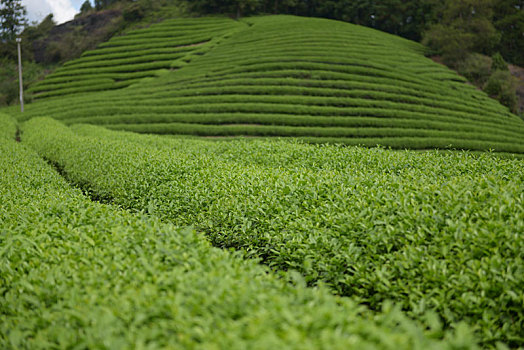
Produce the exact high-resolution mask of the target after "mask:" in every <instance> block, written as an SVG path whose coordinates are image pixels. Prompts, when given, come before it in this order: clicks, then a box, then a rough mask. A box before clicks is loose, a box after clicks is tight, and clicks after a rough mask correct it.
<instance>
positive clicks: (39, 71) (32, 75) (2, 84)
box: [0, 58, 46, 106]
mask: <svg viewBox="0 0 524 350" xmlns="http://www.w3.org/2000/svg"><path fill="white" fill-rule="evenodd" d="M22 67H23V70H22V73H23V82H24V89H27V88H28V87H29V86H30V85H32V84H34V83H35V82H36V81H39V80H40V79H42V78H43V76H44V75H45V73H46V69H45V68H44V67H42V66H41V65H38V64H35V63H34V62H23V63H22ZM18 84H19V83H18V64H17V63H16V61H12V60H9V59H2V58H0V106H8V105H13V104H18V103H19V101H20V97H19V85H18ZM24 99H25V101H26V102H30V101H31V100H32V94H24Z"/></svg>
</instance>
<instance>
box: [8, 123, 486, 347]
mask: <svg viewBox="0 0 524 350" xmlns="http://www.w3.org/2000/svg"><path fill="white" fill-rule="evenodd" d="M50 126H51V127H56V126H58V125H57V122H54V121H53V122H51V121H50V120H35V121H34V122H31V123H29V124H27V125H25V126H24V127H23V128H24V142H23V143H22V144H20V143H17V142H15V135H16V132H17V126H16V125H15V122H14V120H13V119H11V118H8V117H6V116H5V115H0V130H1V134H0V203H1V207H0V208H1V210H0V292H1V294H0V347H1V348H2V349H50V348H52V349H55V348H77V349H123V348H136V349H157V348H163V349H165V348H176V349H248V348H249V349H350V348H359V349H392V350H393V349H398V348H402V349H477V348H478V347H477V345H476V344H477V341H478V340H477V339H475V338H474V337H473V335H472V332H473V329H472V328H471V327H468V326H467V325H466V324H465V323H457V324H454V325H453V327H454V329H448V327H444V325H443V324H442V322H441V321H439V318H438V317H437V316H436V315H435V314H432V313H428V314H427V315H426V316H425V317H426V318H424V320H423V321H418V320H411V319H409V318H408V317H407V316H406V315H405V314H404V313H403V312H402V311H401V310H400V306H398V305H397V306H395V305H394V304H393V303H384V304H383V305H382V307H381V309H380V310H379V311H373V310H371V309H370V308H367V307H366V306H364V305H362V304H359V302H358V301H357V300H353V299H350V298H340V297H336V296H334V295H332V294H331V293H330V291H329V290H328V289H327V288H326V287H322V286H320V287H318V288H315V289H313V288H309V287H307V285H306V282H305V280H304V278H303V277H302V276H301V275H300V274H299V273H298V272H297V271H290V272H289V273H287V274H282V275H281V276H280V277H279V276H278V275H276V274H274V273H272V272H271V271H270V270H269V269H268V268H266V267H263V266H262V265H260V264H258V263H257V261H254V260H249V259H245V257H243V255H242V254H240V253H234V252H232V251H228V250H222V249H218V248H214V247H212V246H211V245H210V244H209V242H208V240H207V238H206V237H205V236H204V235H203V232H202V231H200V232H195V230H194V229H191V228H177V227H175V226H173V224H171V223H169V222H168V221H163V222H162V221H161V220H159V218H158V217H156V216H155V215H146V211H142V212H141V213H132V212H129V211H125V210H122V209H119V208H118V207H116V206H115V205H110V204H101V203H98V202H94V201H92V200H91V199H90V198H88V197H86V196H85V195H84V194H83V193H82V191H80V190H79V189H78V188H76V187H75V186H73V187H72V186H71V184H70V183H68V182H66V181H65V180H64V177H62V176H61V175H60V174H59V173H58V172H57V171H56V170H55V169H54V168H53V167H52V166H51V165H49V163H47V162H46V161H44V159H43V158H41V157H40V156H39V155H38V154H37V153H36V152H35V151H34V150H33V149H31V148H30V147H29V146H32V145H34V141H35V140H34V137H38V136H37V134H39V133H40V132H43V133H44V134H47V132H48V131H49V129H48V127H50ZM35 127H36V128H40V127H41V128H42V129H41V130H40V132H36V133H35V130H34V128H35ZM59 129H61V130H55V131H64V132H65V133H66V135H64V136H66V137H68V138H69V137H72V138H73V139H76V138H84V137H87V136H80V134H78V135H77V134H73V132H72V131H70V130H68V129H67V128H66V127H65V126H63V127H59ZM53 133H54V132H53ZM122 136H124V135H122ZM124 137H125V136H124ZM118 138H120V136H119V137H118ZM73 139H72V140H73ZM64 140H65V139H62V138H58V139H56V140H54V141H51V143H49V141H50V140H49V139H46V140H42V142H41V143H39V146H38V147H37V149H38V152H40V154H43V153H44V150H47V152H51V153H54V152H58V153H57V155H58V154H59V153H60V151H59V150H60V149H61V148H62V146H63V141H64ZM86 140H89V142H87V143H86V144H85V145H86V146H88V147H91V146H93V143H92V142H95V143H96V142H98V141H96V140H95V139H94V138H93V139H91V138H86ZM100 142H101V143H100V146H101V147H105V145H106V142H107V140H105V141H103V140H100ZM126 142H130V143H129V144H128V146H132V147H131V149H129V151H130V153H129V156H130V157H132V156H133V155H136V153H135V152H134V151H135V150H138V149H134V146H133V145H134V141H133V140H132V138H131V139H130V140H129V141H126ZM71 145H72V144H71ZM151 146H152V147H151V148H150V150H151V151H154V150H156V149H157V146H154V145H153V144H152V145H151ZM268 146H270V147H271V146H272V144H268ZM158 147H160V144H159V146H158ZM79 150H80V148H77V149H74V150H73V149H72V150H71V151H72V152H71V153H70V155H71V156H73V157H74V155H75V152H77V151H79ZM158 150H160V148H158ZM51 153H49V156H50V157H49V158H48V159H51V158H53V159H55V161H56V163H55V164H56V166H57V167H59V168H60V167H63V169H64V170H63V171H66V170H65V168H69V167H70V164H68V163H65V162H62V161H61V160H60V159H59V158H56V157H51ZM120 153H121V150H117V152H116V153H114V155H115V156H119V155H120ZM212 153H213V152H211V153H210V156H211V155H212ZM107 155H108V156H109V157H111V155H110V154H107ZM91 156H92V157H99V156H100V155H99V154H95V153H93V154H91ZM253 156H256V154H253ZM70 160H71V158H70ZM92 160H94V158H92ZM100 160H101V161H102V163H100V165H101V164H104V162H105V160H103V158H101V159H100ZM129 160H131V158H129ZM246 160H247V159H246ZM55 161H53V162H55ZM78 161H80V162H81V160H80V159H78ZM137 165H138V163H137ZM79 166H80V163H77V164H76V167H77V169H80V168H79ZM85 166H86V168H85V169H86V174H88V173H90V174H91V175H93V176H94V173H95V172H97V171H98V170H99V169H97V168H94V167H92V164H90V163H86V164H85ZM87 169H90V170H87ZM134 169H135V170H137V169H138V168H134ZM69 170H70V169H68V170H67V171H69ZM181 170H182V169H181ZM111 171H112V172H113V175H114V178H113V179H112V180H110V182H111V181H113V182H114V181H119V180H120V178H119V177H118V171H117V169H116V168H115V169H112V170H111ZM70 175H71V177H70V176H69V175H67V178H68V179H70V180H72V178H73V176H75V177H76V175H75V173H74V172H71V173H70ZM143 175H144V176H147V174H146V173H144V174H143ZM93 179H94V178H93ZM107 179H108V178H106V179H105V180H107ZM99 180H100V181H102V182H103V181H105V180H104V179H102V178H101V177H99ZM80 183H82V184H83V185H86V186H87V183H88V182H87V181H82V180H80V179H79V182H78V184H80ZM93 184H94V183H93ZM107 185H109V183H107ZM114 185H116V183H114ZM114 190H115V189H114V188H112V187H111V186H108V187H107V188H106V192H105V195H104V196H105V197H107V196H108V195H109V194H110V193H109V191H114ZM93 191H94V187H93ZM113 193H116V192H111V194H113ZM137 194H138V192H137ZM100 195H102V193H100ZM115 199H116V197H115ZM136 199H138V197H137V198H136ZM144 200H146V197H145V196H144V197H143V199H142V200H141V201H144ZM116 201H119V200H118V199H116ZM116 201H115V202H116ZM195 214H197V213H195ZM195 223H197V221H196V220H195Z"/></svg>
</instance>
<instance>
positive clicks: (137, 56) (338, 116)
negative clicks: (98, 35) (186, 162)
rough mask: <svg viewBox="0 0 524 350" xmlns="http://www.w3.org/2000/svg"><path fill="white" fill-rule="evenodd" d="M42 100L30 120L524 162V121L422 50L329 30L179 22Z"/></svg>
mask: <svg viewBox="0 0 524 350" xmlns="http://www.w3.org/2000/svg"><path fill="white" fill-rule="evenodd" d="M202 43H204V44H202ZM195 44H201V45H196V46H191V45H195ZM188 45H189V46H188ZM159 68H162V69H163V70H161V71H158V69H159ZM145 76H147V77H154V78H152V79H147V80H145V81H143V80H142V81H138V80H136V79H138V78H140V77H145ZM132 83H136V84H132ZM130 84H131V85H130ZM127 85H129V86H128V87H127V88H125V89H118V90H114V91H104V92H97V93H89V94H87V93H85V91H88V90H102V89H116V88H119V87H123V86H127ZM34 91H35V92H37V93H38V95H37V97H38V98H39V99H40V101H39V102H37V103H34V104H32V105H30V106H28V108H27V113H26V114H25V115H24V116H23V118H22V119H29V118H31V117H35V116H51V117H53V118H56V119H59V120H62V121H63V122H64V123H66V124H75V123H92V124H101V125H105V126H106V127H108V128H112V129H121V130H129V131H136V132H142V133H159V134H190V135H199V136H238V135H243V136H281V137H300V138H303V139H305V140H307V141H310V142H340V143H345V144H362V145H368V146H374V145H377V144H381V145H384V146H390V147H393V148H413V149H427V148H435V147H437V148H448V147H451V148H458V149H471V150H487V149H494V150H496V151H498V152H510V153H524V122H523V121H522V120H521V119H519V118H518V117H517V116H515V115H513V114H511V113H509V112H508V111H507V110H506V109H505V107H503V106H501V105H500V104H498V103H497V102H496V101H494V100H492V99H489V98H488V97H487V96H486V95H485V94H484V93H483V92H481V91H478V90H476V89H475V88H474V87H473V86H470V85H468V84H466V83H465V81H464V79H463V78H461V77H460V76H458V75H457V74H455V73H454V72H452V71H450V70H448V69H447V68H445V67H443V66H441V65H438V64H436V63H433V62H431V60H429V59H427V58H425V57H424V56H423V48H422V47H421V46H420V45H418V44H416V43H414V42H410V41H407V40H404V39H401V38H398V37H395V36H391V35H387V34H384V33H381V32H378V31H374V30H371V29H369V28H364V27H359V26H355V25H351V24H347V23H343V22H337V21H330V20H323V19H310V18H299V17H292V16H270V17H258V18H248V19H246V20H243V21H242V22H235V21H232V20H226V19H219V18H213V19H191V20H173V21H169V22H165V23H161V24H157V25H154V26H151V27H150V28H148V29H144V30H141V31H135V32H132V33H129V34H128V35H127V36H122V37H119V38H115V39H113V40H111V41H110V42H108V43H107V44H105V45H103V47H101V48H99V49H97V50H95V51H92V52H89V53H86V54H85V55H84V56H83V57H82V58H80V59H79V60H76V61H72V62H71V63H69V64H68V65H67V66H65V67H64V68H63V69H61V70H59V71H57V72H56V73H55V74H54V75H53V76H51V77H50V78H49V79H47V80H45V81H44V82H43V83H41V84H39V85H38V86H36V87H35V88H34ZM72 93H75V94H74V95H72ZM51 97H55V98H51ZM58 97H60V98H58Z"/></svg>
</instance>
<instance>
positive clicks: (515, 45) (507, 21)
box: [494, 0, 524, 66]
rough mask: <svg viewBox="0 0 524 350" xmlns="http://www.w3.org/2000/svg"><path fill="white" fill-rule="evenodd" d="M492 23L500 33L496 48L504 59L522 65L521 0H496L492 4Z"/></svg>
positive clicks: (523, 16) (523, 21)
mask: <svg viewBox="0 0 524 350" xmlns="http://www.w3.org/2000/svg"><path fill="white" fill-rule="evenodd" d="M494 25H495V28H497V30H498V31H499V32H500V33H501V38H500V43H499V45H498V50H499V51H500V53H501V54H502V56H503V57H504V58H506V60H508V61H509V62H512V63H513V64H517V65H519V66H524V55H523V54H522V53H523V52H524V40H522V33H524V4H523V3H522V0H498V1H496V2H495V4H494Z"/></svg>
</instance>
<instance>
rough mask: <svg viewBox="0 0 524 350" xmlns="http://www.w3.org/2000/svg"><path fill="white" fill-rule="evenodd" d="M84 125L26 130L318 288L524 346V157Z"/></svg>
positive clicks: (132, 202)
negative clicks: (218, 138) (173, 135)
mask: <svg viewBox="0 0 524 350" xmlns="http://www.w3.org/2000/svg"><path fill="white" fill-rule="evenodd" d="M83 128H84V135H86V136H78V135H75V134H74V133H73V132H71V131H69V130H68V129H67V128H66V127H64V126H60V124H59V123H58V122H56V121H52V120H49V119H43V120H42V119H40V120H37V119H33V120H31V121H30V122H28V123H27V124H26V125H25V127H24V130H23V131H24V133H23V140H24V142H27V143H28V144H29V145H31V146H32V147H34V148H35V149H36V150H37V151H38V152H39V153H40V154H41V155H42V156H44V157H46V158H47V159H49V160H51V161H53V162H55V163H57V164H59V166H60V167H61V169H63V171H64V173H65V174H67V177H68V178H69V179H70V180H71V181H73V182H74V183H76V184H80V185H82V186H84V188H85V189H87V190H89V191H90V192H91V193H93V195H95V196H98V197H99V198H102V199H106V200H112V201H114V203H116V204H118V205H121V206H124V207H127V208H130V209H131V208H132V209H135V210H144V211H146V212H148V213H150V214H153V215H155V216H158V217H161V218H162V219H163V220H165V221H170V222H172V223H174V224H176V225H189V224H191V225H195V227H196V228H197V229H198V230H199V231H202V232H205V233H206V234H207V235H208V237H209V238H210V239H211V240H212V242H213V243H214V244H215V245H217V246H221V247H234V248H237V249H242V250H243V251H244V254H246V255H247V256H253V257H257V258H259V259H262V260H263V261H264V262H265V263H266V264H268V265H270V266H271V267H272V268H273V269H275V270H279V271H291V270H296V271H299V272H300V273H301V274H302V275H303V276H304V279H305V282H306V283H307V284H309V285H313V284H316V283H317V282H320V281H322V284H325V285H328V286H329V287H331V288H332V290H333V291H334V292H336V293H338V294H341V295H347V296H351V297H352V298H356V300H358V301H359V302H362V303H364V304H366V305H369V306H370V307H371V308H372V309H374V310H380V309H381V307H383V305H385V304H384V303H385V302H386V301H387V300H394V301H395V302H397V303H400V304H401V305H402V308H403V309H404V310H406V312H407V313H408V314H409V315H410V316H411V317H413V318H416V319H418V320H420V321H421V322H423V320H428V318H427V315H428V314H427V312H430V314H433V316H432V317H431V319H432V320H433V321H432V323H434V324H439V325H441V326H443V327H444V328H448V327H451V328H454V327H455V326H456V325H457V323H458V322H461V321H466V322H467V323H469V324H471V325H472V326H473V327H474V328H475V329H476V332H477V334H478V336H480V339H481V342H482V344H483V345H484V346H494V345H495V344H496V343H497V342H504V343H506V344H507V345H509V346H512V347H516V346H519V344H520V345H522V344H523V338H522V333H523V327H524V310H523V305H522V302H521V301H522V298H523V297H524V294H523V293H524V292H523V291H524V285H523V283H524V269H523V268H522V266H523V265H522V261H523V259H524V256H523V254H524V237H523V236H522V235H521V234H519V232H522V231H523V230H524V220H523V216H522V215H523V214H522V213H523V212H524V211H522V207H523V205H524V183H523V179H524V176H523V175H524V166H523V163H522V161H520V160H502V159H499V158H496V157H491V156H490V155H488V154H484V155H481V156H472V155H470V154H468V153H446V154H442V153H437V152H427V153H416V152H392V151H387V150H382V149H371V150H369V149H362V148H344V147H336V146H318V147H315V146H307V145H302V144H297V143H289V142H281V141H278V142H277V141H273V142H257V141H251V142H247V141H231V142H229V143H225V144H224V143H206V142H203V141H192V140H175V139H173V140H166V139H163V138H160V137H156V138H155V137H144V138H142V139H141V138H140V137H139V136H133V137H131V139H130V140H129V141H127V140H126V138H127V134H118V133H109V132H105V131H103V130H100V132H98V130H99V128H95V127H92V126H89V127H80V126H77V127H75V130H76V131H77V132H80V131H79V130H82V129H83ZM85 128H87V130H86V129H85ZM112 135H114V136H112ZM155 140H157V141H155ZM422 140H424V139H422ZM155 142H158V144H157V145H156V146H154V144H155ZM166 142H169V143H166ZM435 315H438V317H435ZM439 319H440V321H439Z"/></svg>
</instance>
